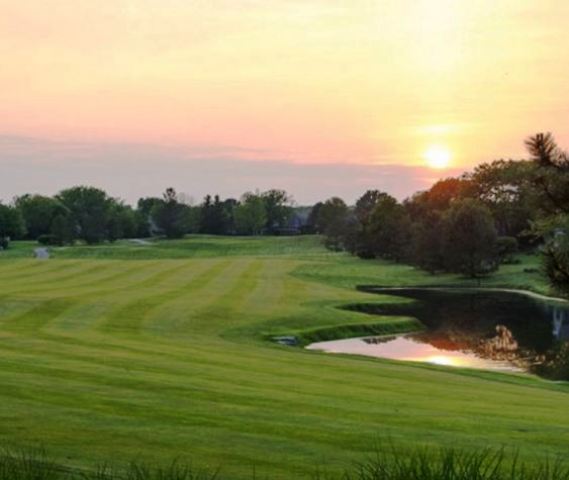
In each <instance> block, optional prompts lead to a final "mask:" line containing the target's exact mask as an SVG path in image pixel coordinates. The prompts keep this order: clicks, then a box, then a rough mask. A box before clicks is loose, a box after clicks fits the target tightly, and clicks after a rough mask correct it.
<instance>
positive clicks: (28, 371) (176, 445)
mask: <svg viewBox="0 0 569 480" xmlns="http://www.w3.org/2000/svg"><path fill="white" fill-rule="evenodd" d="M32 251H33V244H29V243H20V244H18V243H17V242H16V243H15V244H14V249H13V250H12V251H6V252H3V254H2V255H0V297H1V299H0V425H1V428H0V444H2V445H6V446H10V447H14V448H20V447H31V446H43V447H44V448H45V449H46V451H47V452H48V454H50V455H51V456H53V457H54V458H56V459H57V460H58V461H61V462H63V463H66V464H69V465H73V466H80V467H89V466H91V465H94V464H97V463H101V462H109V461H112V462H122V461H129V460H132V459H134V458H143V459H145V460H148V461H157V462H168V461H171V460H172V459H173V458H175V457H183V458H188V459H191V461H192V462H193V463H194V464H195V465H197V466H199V467H206V468H209V467H211V468H217V467H221V471H222V472H223V473H225V474H230V475H232V476H233V477H237V478H239V477H242V478H250V477H251V473H252V472H253V471H255V472H256V473H257V474H258V475H262V476H265V475H267V476H269V477H271V478H292V476H294V475H297V474H301V473H310V472H312V471H313V470H314V468H315V466H316V465H318V464H323V465H325V466H326V467H325V468H326V469H327V470H328V471H330V472H331V473H336V472H337V473H338V474H339V473H340V472H341V471H342V470H343V469H344V468H345V467H348V466H349V465H350V463H351V462H353V461H358V460H361V459H363V458H364V457H365V455H366V454H369V453H371V452H372V451H373V450H374V448H375V445H376V444H377V441H378V440H380V439H385V438H389V439H390V441H391V442H393V443H394V444H395V445H402V446H404V445H412V444H413V445H416V444H432V445H447V446H448V445H452V446H457V447H463V448H467V449H470V448H472V449H475V448H480V447H488V446H496V447H501V446H507V447H511V448H513V449H516V450H518V451H519V454H520V455H521V456H522V457H523V458H524V459H530V460H531V459H534V458H535V459H536V460H537V459H540V458H544V457H545V456H555V455H560V454H565V453H566V452H567V448H568V445H569V408H568V407H569V387H568V386H567V385H566V384H562V383H552V382H547V381H545V380H540V379H538V378H535V377H531V376H527V375H508V374H499V373H490V372H480V371H474V370H460V369H451V368H444V367H435V366H427V365H420V364H405V363H398V362H389V361H382V360H374V359H370V358H363V357H361V358H360V357H349V356H336V355H327V354H323V353H318V352H310V351H306V350H304V349H302V348H299V347H287V346H282V345H276V344H274V343H272V342H270V341H268V340H267V339H268V338H271V337H275V336H285V335H294V336H298V337H299V338H302V337H303V335H308V337H310V335H314V332H315V331H316V332H317V331H326V332H330V331H331V330H334V328H337V329H338V331H342V329H345V331H347V332H349V331H351V330H350V326H362V325H373V327H371V328H377V329H380V330H381V328H386V329H390V328H391V329H397V328H406V327H408V326H409V325H410V324H412V323H413V319H408V318H390V317H378V316H370V315H365V314H362V313H357V312H350V311H347V310H344V309H341V308H338V307H341V306H342V305H346V304H353V303H357V302H367V303H369V302H384V301H390V302H393V301H403V300H401V299H397V298H396V297H393V296H378V295H370V294H365V293H361V292H358V291H356V290H355V287H356V285H358V284H368V285H369V284H381V285H389V284H392V285H416V284H431V285H435V284H437V283H441V284H449V283H455V284H456V283H460V282H467V280H462V279H460V278H457V277H452V276H449V275H441V276H431V275H428V274H423V273H421V272H420V271H418V270H415V269H413V268H411V267H408V266H404V265H396V264H390V263H386V262H375V261H362V260H358V259H355V258H352V257H349V256H348V255H345V254H341V253H330V252H328V251H326V250H325V249H324V248H322V247H321V246H320V241H319V239H318V238H317V237H297V238H272V239H271V238H260V239H239V238H212V237H204V236H195V237H190V238H188V239H185V240H182V241H174V242H167V241H156V242H152V245H147V244H134V243H132V242H117V244H114V245H107V246H100V247H84V246H78V247H71V248H66V249H61V250H59V249H54V250H52V252H51V258H50V259H49V260H47V261H38V260H34V259H33V258H31V256H32V255H31V252H32ZM536 261H537V260H536V259H535V258H525V259H524V261H523V262H522V263H521V264H519V265H512V266H507V267H505V268H503V269H502V270H501V271H500V272H499V273H498V274H497V275H495V276H494V277H492V278H491V279H489V280H487V281H486V282H487V283H488V285H489V286H503V287H512V288H529V289H532V290H533V291H536V292H541V293H545V292H546V290H547V287H546V286H545V284H544V283H543V281H542V280H541V279H540V277H539V275H538V274H524V273H523V269H524V266H527V263H528V262H529V263H535V262H536ZM358 328H359V327H358ZM307 332H309V333H307ZM310 332H312V333H310Z"/></svg>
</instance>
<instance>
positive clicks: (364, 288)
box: [356, 285, 569, 303]
mask: <svg viewBox="0 0 569 480" xmlns="http://www.w3.org/2000/svg"><path fill="white" fill-rule="evenodd" d="M356 289H357V290H359V291H361V292H365V293H378V291H384V290H385V291H388V290H433V291H446V290H456V291H480V292H505V293H519V294H522V295H526V296H528V297H531V298H536V299H538V300H548V301H553V302H559V303H569V299H567V298H563V297H550V296H547V295H543V294H542V293H537V292H532V291H531V290H521V289H517V288H507V287H457V286H445V285H439V286H436V287H430V286H404V287H394V286H392V285H391V286H381V285H358V286H356Z"/></svg>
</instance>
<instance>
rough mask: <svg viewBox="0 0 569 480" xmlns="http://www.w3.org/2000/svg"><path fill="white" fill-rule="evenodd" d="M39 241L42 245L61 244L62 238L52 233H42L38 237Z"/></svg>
mask: <svg viewBox="0 0 569 480" xmlns="http://www.w3.org/2000/svg"><path fill="white" fill-rule="evenodd" d="M38 243H39V244H40V245H61V244H62V242H61V240H60V239H59V238H58V237H57V236H55V235H51V234H45V235H40V236H39V237H38Z"/></svg>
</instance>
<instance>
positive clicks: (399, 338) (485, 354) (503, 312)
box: [307, 287, 569, 379]
mask: <svg viewBox="0 0 569 480" xmlns="http://www.w3.org/2000/svg"><path fill="white" fill-rule="evenodd" d="M365 291H367V292H370V293H378V294H389V295H396V296H398V297H406V299H408V301H406V302H402V303H385V304H375V303H374V304H371V303H370V304H359V305H353V306H350V307H347V308H349V309H350V310H357V311H362V312H365V313H369V314H374V315H397V316H407V317H414V318H417V319H418V320H420V321H421V323H422V324H423V325H424V327H425V329H424V330H423V331H421V332H417V333H412V334H407V335H396V336H391V337H366V338H351V339H344V340H335V341H328V342H318V343H313V344H311V345H309V346H308V347H307V348H309V349H312V350H322V351H326V352H330V353H349V354H358V355H367V356H372V357H380V358H388V359H394V360H406V361H418V362H428V363H433V364H439V365H446V366H457V367H467V368H479V369H487V370H498V371H508V372H512V371H514V372H515V371H518V372H520V371H528V372H532V373H537V374H539V375H542V376H547V377H550V378H560V379H563V378H565V379H569V303H567V302H562V301H557V300H553V299H546V298H545V297H538V296H533V295H527V294H524V293H522V292H515V291H500V290H466V289H429V288H401V289H394V288H389V289H383V288H373V287H369V288H366V289H365Z"/></svg>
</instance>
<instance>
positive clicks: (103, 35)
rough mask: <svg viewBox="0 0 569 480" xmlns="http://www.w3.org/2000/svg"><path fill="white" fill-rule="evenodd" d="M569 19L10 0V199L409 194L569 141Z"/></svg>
mask: <svg viewBox="0 0 569 480" xmlns="http://www.w3.org/2000/svg"><path fill="white" fill-rule="evenodd" d="M568 19H569V2H566V1H564V0H494V1H490V0H375V1H374V0H97V1H93V0H21V1H14V0H0V58H1V66H0V198H3V199H4V200H8V199H10V198H11V197H12V196H13V195H15V194H21V193H24V192H28V191H29V192H40V193H49V194H51V193H54V192H55V191H57V190H58V189H59V188H62V187H65V186H70V185H72V184H78V183H81V184H93V185H97V186H100V187H102V188H105V189H107V190H108V191H109V192H110V193H111V194H113V195H116V196H121V197H123V198H126V199H127V200H129V201H135V200H136V199H137V198H138V196H142V195H156V194H159V193H160V192H161V191H163V190H164V189H165V188H166V187H168V186H174V187H175V188H177V189H178V190H179V191H183V192H187V193H188V194H190V195H192V196H194V197H195V198H196V199H200V198H201V196H203V195H204V194H205V193H207V192H212V193H215V192H219V193H221V194H222V195H223V196H237V195H239V194H240V193H242V192H243V191H245V190H253V189H255V188H260V189H265V188H270V187H279V188H285V189H287V190H289V191H290V192H291V193H292V194H293V195H294V197H295V198H296V199H297V201H298V202H299V203H309V202H313V201H316V200H319V199H323V198H327V197H329V196H331V195H340V196H343V197H344V198H345V199H346V200H348V201H353V200H354V199H355V198H356V197H357V196H358V195H359V194H361V193H362V192H363V191H364V190H365V189H366V188H380V189H384V190H387V191H388V192H390V193H392V194H394V195H396V196H398V197H399V198H402V197H404V196H406V195H409V194H411V193H413V192H414V191H415V190H418V189H422V188H425V187H427V186H428V185H429V184H430V183H431V182H432V181H433V180H435V179H437V178H439V177H441V176H447V175H451V174H456V173H458V172H461V171H463V170H464V169H468V168H470V167H472V166H473V165H475V164H477V163H480V162H482V161H489V160H492V159H495V158H501V157H515V158H519V157H521V156H523V154H524V150H523V139H524V138H525V137H526V136H527V135H529V134H531V133H534V132H536V131H552V132H553V133H554V134H555V135H556V137H557V139H558V140H559V143H560V144H561V145H562V146H564V147H568V146H569V130H568V129H567V120H568V119H569V22H568ZM435 167H437V168H435Z"/></svg>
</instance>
